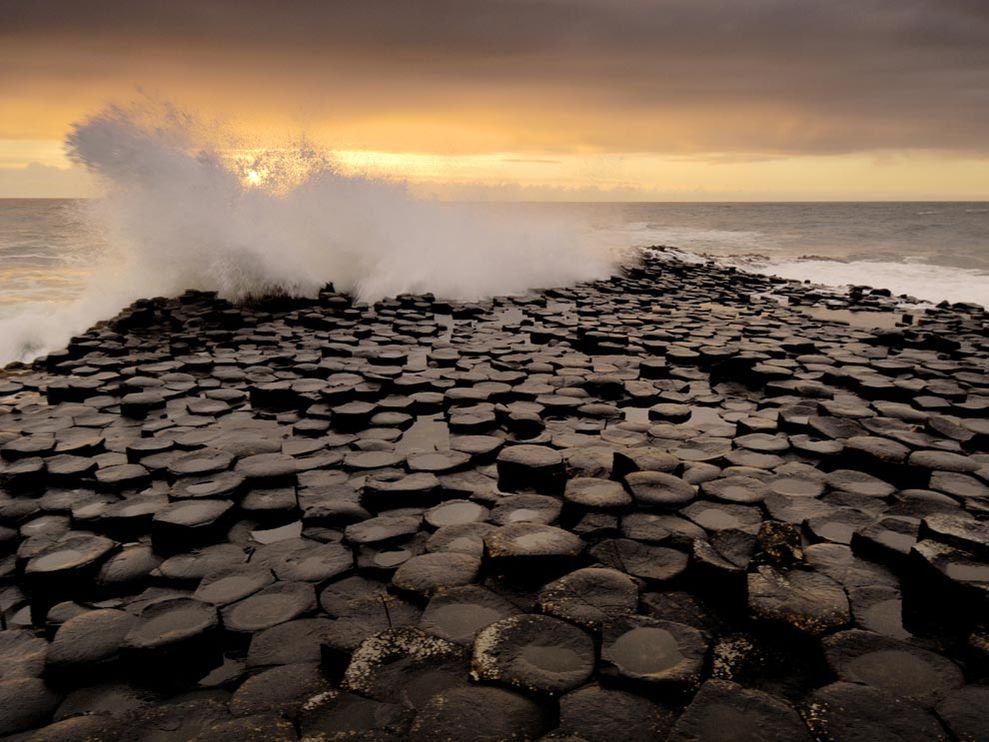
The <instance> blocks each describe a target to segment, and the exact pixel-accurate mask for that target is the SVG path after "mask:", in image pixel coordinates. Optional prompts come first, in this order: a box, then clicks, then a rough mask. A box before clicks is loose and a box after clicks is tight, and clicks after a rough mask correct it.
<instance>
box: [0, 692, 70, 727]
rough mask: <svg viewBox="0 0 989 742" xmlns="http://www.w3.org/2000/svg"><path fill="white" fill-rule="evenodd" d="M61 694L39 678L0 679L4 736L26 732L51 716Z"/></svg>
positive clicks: (0, 720) (0, 706)
mask: <svg viewBox="0 0 989 742" xmlns="http://www.w3.org/2000/svg"><path fill="white" fill-rule="evenodd" d="M60 700H61V696H60V695H59V694H58V693H56V692H55V691H54V690H52V689H51V688H49V687H48V686H47V685H45V683H44V681H42V680H39V679H38V678H11V679H9V680H0V735H3V736H5V737H6V735H8V734H14V733H15V732H22V731H24V730H25V729H30V728H32V727H37V726H41V725H43V724H45V723H47V722H48V721H49V720H50V719H51V715H52V713H53V712H54V711H55V709H56V708H57V707H58V703H59V701H60Z"/></svg>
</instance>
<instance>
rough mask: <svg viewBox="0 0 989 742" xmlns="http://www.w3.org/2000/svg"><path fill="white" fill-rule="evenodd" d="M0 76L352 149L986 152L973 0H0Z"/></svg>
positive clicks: (987, 8)
mask: <svg viewBox="0 0 989 742" xmlns="http://www.w3.org/2000/svg"><path fill="white" fill-rule="evenodd" d="M0 69H2V70H3V73H2V75H0V98H6V99H7V100H8V104H7V105H13V104H11V103H9V102H10V101H21V102H23V104H24V106H25V109H24V110H32V109H31V106H32V105H34V106H35V107H37V108H40V107H41V106H42V100H43V99H44V98H46V97H52V96H58V95H61V96H63V97H64V99H65V100H66V101H71V102H72V103H73V104H74V105H78V106H80V107H81V106H84V105H87V104H90V103H89V98H93V102H92V104H96V103H99V101H98V100H96V98H97V97H98V96H101V95H103V96H105V95H106V94H108V93H112V92H114V91H117V90H128V89H133V87H134V86H137V85H145V86H151V87H154V88H156V89H160V90H162V91H163V92H165V93H169V94H170V89H171V88H172V87H175V86H179V85H180V84H181V86H183V87H184V88H188V89H192V90H195V91H197V93H198V95H199V99H200V100H203V99H209V98H214V99H216V100H217V101H228V103H229V108H230V109H232V110H238V111H241V112H242V113H244V112H246V113H248V114H250V111H248V110H246V109H251V110H253V111H254V113H255V114H257V115H262V114H264V113H265V112H277V111H285V110H294V111H298V112H299V114H298V115H299V116H301V117H303V118H307V117H308V118H320V117H338V118H340V119H352V120H354V121H356V122H363V123H362V125H364V126H365V127H366V130H367V131H368V132H369V133H368V135H367V136H368V139H369V141H368V142H362V144H376V143H377V142H375V141H374V136H375V135H374V122H375V121H378V120H380V119H381V118H382V117H385V116H389V115H397V114H400V115H401V116H404V117H405V119H407V120H410V121H425V122H428V120H429V119H430V117H438V118H442V119H443V120H444V121H445V122H446V125H448V126H449V125H450V122H456V121H457V120H458V117H459V119H460V120H462V122H463V126H464V128H465V129H472V130H474V131H477V130H480V129H484V127H487V129H486V131H489V133H488V134H486V135H475V136H474V138H473V139H472V140H471V142H470V147H472V148H473V149H475V150H477V149H482V148H485V147H486V148H488V149H490V150H492V151H494V150H496V149H498V148H502V149H506V148H511V149H512V150H513V151H524V150H527V149H531V150H539V151H552V150H553V149H554V148H560V149H575V148H576V149H580V148H585V149H587V150H588V151H606V152H607V151H611V152H619V151H623V152H647V151H648V152H666V153H678V154H685V155H689V154H691V153H703V152H707V153H710V152H718V153H724V154H729V153H740V154H752V155H757V154H762V155H773V154H784V155H790V154H836V153H851V152H869V151H876V152H880V151H902V150H933V151H955V152H958V153H966V154H978V155H982V154H985V153H986V152H987V151H989V137H987V136H986V134H987V126H986V122H987V121H989V3H986V2H984V1H983V0H854V2H852V1H848V0H745V1H740V0H655V1H653V2H648V1H646V0H625V1H623V2H616V1H615V0H489V1H486V2H470V1H465V0H418V1H417V2H386V1H385V0H360V1H356V2H355V1H352V0H333V1H332V2H318V1H316V0H296V1H294V2H293V1H291V0H285V1H283V2H250V1H238V2H234V0H218V1H214V2H203V1H202V0H198V1H190V0H168V1H167V2H165V1H163V0H153V1H143V2H110V1H109V0H103V1H102V2H100V1H96V2H85V3H82V2H74V1H71V0H61V1H59V0H54V1H51V2H14V1H12V0H0ZM66 105H68V103H67V104H66ZM241 109H244V110H241ZM396 112H397V114H396ZM423 126H428V124H423ZM7 134H8V135H9V134H10V132H9V131H8V132H7ZM391 136H394V133H392V134H391ZM409 136H410V138H412V139H413V140H416V137H417V136H418V137H419V140H421V141H422V142H425V143H427V144H423V145H420V146H419V148H422V147H424V146H428V141H430V140H429V139H428V137H425V136H421V135H417V134H416V133H415V132H414V131H410V133H409ZM452 138H453V139H455V138H456V137H452ZM450 139H451V137H450V135H449V134H448V133H445V134H444V135H443V136H442V137H438V138H437V140H438V142H439V143H437V144H436V145H435V146H436V148H437V149H441V148H444V147H445V146H446V144H449V146H450V147H451V148H456V147H457V144H456V143H455V142H450V141H449V140H450ZM416 141H418V140H416ZM465 146H466V145H465Z"/></svg>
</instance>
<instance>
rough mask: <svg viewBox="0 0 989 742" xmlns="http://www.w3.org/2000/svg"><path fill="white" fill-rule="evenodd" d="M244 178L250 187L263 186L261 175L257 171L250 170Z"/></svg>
mask: <svg viewBox="0 0 989 742" xmlns="http://www.w3.org/2000/svg"><path fill="white" fill-rule="evenodd" d="M244 177H245V178H246V180H247V184H248V185H252V186H256V185H260V184H261V173H259V172H258V171H257V170H248V171H247V174H246V175H245V176H244Z"/></svg>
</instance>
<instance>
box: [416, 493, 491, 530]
mask: <svg viewBox="0 0 989 742" xmlns="http://www.w3.org/2000/svg"><path fill="white" fill-rule="evenodd" d="M489 513H490V511H489V510H488V509H487V508H486V507H484V506H483V505H479V504H478V503H476V502H471V501H470V500H447V501H446V502H444V503H441V504H439V505H436V506H435V507H432V508H430V509H429V510H427V511H426V512H425V513H423V520H424V521H425V522H426V523H427V525H429V526H432V527H433V528H437V529H439V528H445V527H447V526H457V525H465V524H468V523H478V522H480V521H483V520H485V519H486V518H487V517H488V514H489Z"/></svg>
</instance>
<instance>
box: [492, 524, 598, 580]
mask: <svg viewBox="0 0 989 742" xmlns="http://www.w3.org/2000/svg"><path fill="white" fill-rule="evenodd" d="M583 550H584V542H583V541H581V540H580V537H578V536H575V535H574V534H572V533H570V531H565V530H563V529H562V528H555V527H554V526H545V525H542V524H540V523H514V524H512V525H510V526H502V527H501V528H496V529H495V530H493V531H490V532H489V533H487V534H485V535H484V551H485V558H486V559H487V560H488V561H489V562H490V563H491V566H492V567H493V568H494V569H495V570H503V571H510V572H517V573H523V572H524V573H528V574H533V575H538V574H545V573H547V572H552V571H555V570H559V569H562V568H566V567H568V566H570V565H572V564H573V563H574V561H575V560H576V559H577V557H579V556H580V554H581V552H582V551H583Z"/></svg>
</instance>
